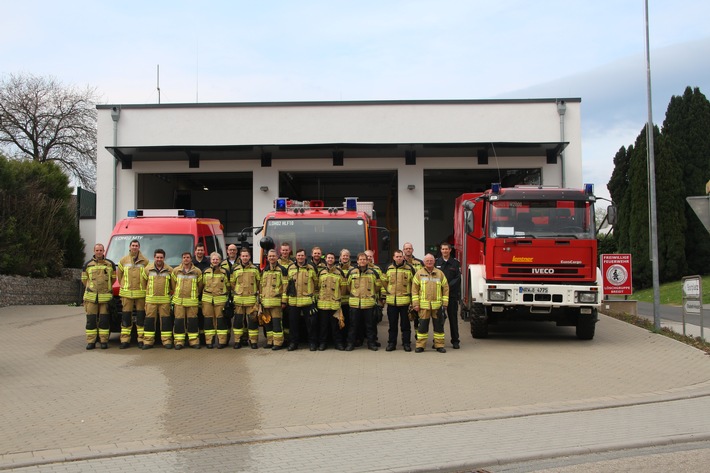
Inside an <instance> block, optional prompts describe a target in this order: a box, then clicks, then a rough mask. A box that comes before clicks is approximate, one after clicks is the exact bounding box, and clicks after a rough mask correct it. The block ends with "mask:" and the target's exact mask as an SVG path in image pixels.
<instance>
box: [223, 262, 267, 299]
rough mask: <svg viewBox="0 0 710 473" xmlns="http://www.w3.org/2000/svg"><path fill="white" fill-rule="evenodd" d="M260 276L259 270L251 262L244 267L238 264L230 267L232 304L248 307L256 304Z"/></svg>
mask: <svg viewBox="0 0 710 473" xmlns="http://www.w3.org/2000/svg"><path fill="white" fill-rule="evenodd" d="M260 281H261V274H260V273H259V268H257V267H256V266H254V265H253V264H252V263H251V262H250V263H249V264H247V265H246V266H243V265H242V264H238V265H235V266H233V267H232V277H231V279H230V283H231V285H232V300H233V301H234V304H236V305H240V306H248V305H252V306H253V305H254V304H256V295H257V293H258V292H259V282H260Z"/></svg>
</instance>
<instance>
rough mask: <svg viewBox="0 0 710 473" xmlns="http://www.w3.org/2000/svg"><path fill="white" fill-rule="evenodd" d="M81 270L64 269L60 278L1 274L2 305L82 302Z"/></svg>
mask: <svg viewBox="0 0 710 473" xmlns="http://www.w3.org/2000/svg"><path fill="white" fill-rule="evenodd" d="M81 292H82V291H81V270H80V269H64V270H62V275H61V276H60V277H58V278H44V279H41V278H26V277H22V276H5V275H0V307H6V306H9V305H52V304H71V303H80V302H81Z"/></svg>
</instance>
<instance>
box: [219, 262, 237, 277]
mask: <svg viewBox="0 0 710 473" xmlns="http://www.w3.org/2000/svg"><path fill="white" fill-rule="evenodd" d="M237 266H239V258H237V260H236V261H235V262H234V263H232V264H231V265H230V264H229V260H228V259H226V260H222V263H220V265H219V267H220V268H222V269H224V270H225V271H227V275H228V276H229V277H230V278H231V277H232V272H233V271H234V268H236V267H237Z"/></svg>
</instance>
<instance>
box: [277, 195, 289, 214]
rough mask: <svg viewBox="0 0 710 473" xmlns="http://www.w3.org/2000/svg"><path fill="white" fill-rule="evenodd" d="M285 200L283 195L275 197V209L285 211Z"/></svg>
mask: <svg viewBox="0 0 710 473" xmlns="http://www.w3.org/2000/svg"><path fill="white" fill-rule="evenodd" d="M287 201H288V199H286V198H284V197H279V198H278V199H276V205H275V207H276V211H277V212H285V211H286V202H287Z"/></svg>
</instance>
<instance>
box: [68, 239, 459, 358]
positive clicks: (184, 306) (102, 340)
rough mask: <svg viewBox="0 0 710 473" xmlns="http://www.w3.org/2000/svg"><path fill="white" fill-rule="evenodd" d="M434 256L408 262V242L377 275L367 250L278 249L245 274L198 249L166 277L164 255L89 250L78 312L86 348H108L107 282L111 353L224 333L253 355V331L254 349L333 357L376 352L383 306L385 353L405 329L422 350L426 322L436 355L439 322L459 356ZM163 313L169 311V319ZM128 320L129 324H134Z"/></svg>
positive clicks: (236, 254)
mask: <svg viewBox="0 0 710 473" xmlns="http://www.w3.org/2000/svg"><path fill="white" fill-rule="evenodd" d="M440 249H441V256H440V257H439V258H434V256H433V255H432V254H427V255H426V256H424V259H423V260H420V259H418V258H415V257H414V256H413V252H414V248H413V246H412V244H411V243H405V244H404V245H403V247H402V250H395V251H394V252H393V258H392V262H391V264H390V265H389V266H388V267H387V269H386V270H385V271H382V270H381V268H380V267H378V266H377V265H375V264H374V261H373V252H372V251H371V250H367V251H365V252H363V253H360V254H358V255H357V260H356V262H351V261H350V252H349V251H348V250H347V249H343V250H341V252H340V255H339V258H338V260H336V256H335V254H334V253H328V254H326V255H325V257H323V255H322V251H321V249H320V248H318V247H314V248H313V249H312V250H311V259H310V261H309V260H308V259H307V257H306V251H305V250H303V249H298V250H297V251H296V254H295V258H294V257H293V255H292V250H291V247H290V245H289V244H288V243H282V244H281V246H280V247H279V251H278V252H277V251H276V250H275V249H270V250H269V251H268V253H267V258H266V259H267V261H266V263H265V266H264V268H263V269H260V268H259V267H258V266H256V265H254V264H253V262H252V255H251V253H250V251H249V250H248V249H246V248H242V249H241V250H239V251H238V250H237V246H236V245H234V244H230V245H229V246H228V248H227V255H228V256H227V258H226V259H225V260H224V261H222V258H221V255H220V254H219V253H217V252H213V253H212V254H210V255H209V256H207V255H205V249H204V246H203V245H202V244H198V245H197V246H196V248H195V254H194V258H193V255H192V254H191V253H189V252H185V253H183V254H182V262H181V264H180V265H178V266H177V267H175V268H172V267H170V266H169V265H168V264H167V263H166V262H165V251H164V250H162V249H157V250H155V252H154V255H153V261H152V262H149V261H148V259H147V258H146V257H145V256H144V255H143V254H142V253H141V251H140V242H139V241H138V240H133V241H131V243H130V246H129V254H127V255H126V256H124V257H123V258H121V260H120V261H119V262H118V264H115V263H113V262H112V261H110V260H108V259H106V258H105V250H104V246H103V245H102V244H100V243H97V244H96V245H95V246H94V256H93V258H92V259H91V260H90V261H89V262H88V263H86V265H85V266H84V270H83V272H82V276H81V277H82V283H83V284H84V287H85V291H84V307H85V309H86V341H87V345H86V349H87V350H91V349H94V348H95V346H96V343H97V341H98V343H99V344H100V347H101V348H102V349H106V348H108V340H109V335H110V314H109V303H110V302H111V300H112V297H113V291H112V288H113V282H114V281H115V280H118V282H119V285H120V290H119V296H120V299H121V335H120V348H122V349H123V348H128V347H129V346H130V341H131V332H132V330H133V327H134V325H135V329H136V332H137V335H138V346H139V347H140V348H142V349H143V350H147V349H150V348H152V347H153V345H154V344H155V338H156V336H157V334H156V330H157V327H158V319H159V326H160V334H159V336H160V338H161V342H162V345H163V347H164V348H169V349H170V348H174V349H176V350H180V349H182V348H183V347H185V346H189V347H191V348H196V349H199V348H200V334H201V333H203V334H204V342H205V345H206V347H207V348H214V347H216V348H218V349H219V348H225V347H227V344H228V342H229V338H230V331H231V334H232V336H233V338H234V345H233V348H235V349H239V348H241V347H243V346H250V347H251V348H253V349H256V348H258V342H259V331H260V328H261V329H263V331H264V333H265V335H266V343H265V345H264V348H270V349H272V350H281V349H283V348H287V349H288V351H293V350H297V349H298V347H299V342H301V341H302V340H303V341H306V340H307V342H308V346H309V349H310V350H311V351H323V350H326V349H327V347H328V345H329V343H331V342H332V344H333V346H334V347H335V348H336V349H337V350H341V351H342V350H344V351H352V350H353V349H354V348H356V347H358V346H362V345H364V344H365V343H366V344H367V348H368V349H370V350H373V351H377V350H378V347H379V346H380V343H379V342H378V340H377V324H378V322H379V321H380V320H381V318H382V315H383V307H384V306H385V305H386V313H387V319H388V322H389V333H388V335H389V336H388V340H387V346H386V351H393V350H395V349H396V347H397V339H398V334H399V332H400V331H401V343H402V348H403V349H404V351H407V352H409V351H412V346H411V338H412V323H411V321H413V322H414V328H415V330H416V346H415V352H417V353H421V352H423V351H424V349H425V347H426V345H427V341H428V338H429V324H430V321H433V323H432V325H433V332H434V336H433V338H434V344H433V347H434V349H436V350H437V351H438V352H440V353H445V352H446V349H445V348H444V345H445V343H444V323H445V319H446V318H447V317H448V318H449V322H450V323H449V325H450V328H451V334H450V338H451V344H452V346H453V348H459V343H460V341H459V336H458V318H457V312H458V299H459V290H460V289H459V286H460V276H461V266H460V264H459V262H458V261H457V260H456V259H455V258H453V257H452V256H451V246H450V245H449V244H448V243H442V244H441V247H440ZM171 309H172V310H171ZM134 313H135V315H134Z"/></svg>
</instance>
